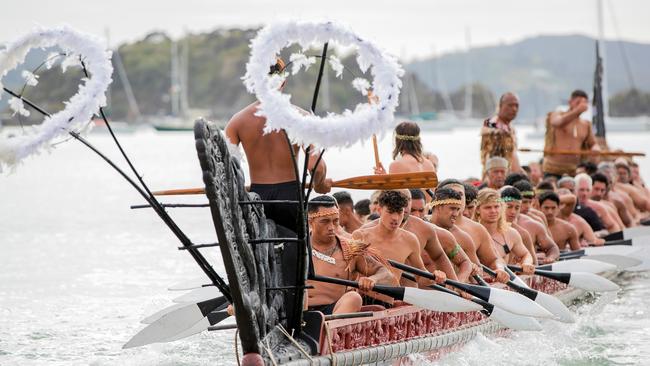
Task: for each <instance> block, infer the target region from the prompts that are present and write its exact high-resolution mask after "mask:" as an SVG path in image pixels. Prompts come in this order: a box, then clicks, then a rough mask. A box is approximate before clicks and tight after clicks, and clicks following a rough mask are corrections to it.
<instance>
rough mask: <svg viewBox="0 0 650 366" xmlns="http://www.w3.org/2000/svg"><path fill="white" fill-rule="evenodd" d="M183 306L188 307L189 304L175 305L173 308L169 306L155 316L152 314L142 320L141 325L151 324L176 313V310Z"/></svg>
mask: <svg viewBox="0 0 650 366" xmlns="http://www.w3.org/2000/svg"><path fill="white" fill-rule="evenodd" d="M183 306H187V304H174V305H172V306H168V307H166V308H164V309H162V310H159V311H158V312H156V313H154V314H151V315H149V316H148V317H146V318H144V319H142V320H141V321H140V323H142V324H151V323H153V322H155V321H156V320H158V319H160V318H162V317H163V316H164V315H167V314H169V313H171V312H172V311H174V310H176V309H180V308H182V307H183Z"/></svg>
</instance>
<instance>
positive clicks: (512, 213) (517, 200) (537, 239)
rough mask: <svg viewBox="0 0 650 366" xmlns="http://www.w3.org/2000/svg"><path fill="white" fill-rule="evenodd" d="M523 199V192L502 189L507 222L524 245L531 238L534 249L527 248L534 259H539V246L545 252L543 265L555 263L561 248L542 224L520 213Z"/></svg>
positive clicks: (510, 188)
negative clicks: (519, 236) (537, 249)
mask: <svg viewBox="0 0 650 366" xmlns="http://www.w3.org/2000/svg"><path fill="white" fill-rule="evenodd" d="M522 199H523V197H522V195H521V192H519V190H518V189H517V188H514V187H509V186H505V187H503V188H502V189H501V200H502V201H503V202H504V204H505V215H506V221H507V222H509V223H511V224H512V227H513V228H515V230H517V232H519V235H521V238H522V240H523V241H524V244H526V236H529V237H530V241H531V247H532V248H531V247H529V246H528V245H526V247H527V248H528V250H529V251H530V252H531V255H532V256H533V259H537V255H536V254H537V253H536V250H535V245H537V246H539V247H540V249H541V250H542V251H543V252H544V259H543V260H542V263H544V264H547V263H553V262H555V261H556V260H557V259H558V258H559V256H560V250H559V248H558V247H557V245H556V244H555V243H554V242H553V239H552V238H551V237H550V236H549V235H548V233H547V231H546V229H545V228H544V226H543V225H542V224H540V223H539V222H537V221H535V220H533V219H531V218H529V217H527V216H526V215H522V214H521V213H520V211H521V202H522ZM535 265H537V262H535Z"/></svg>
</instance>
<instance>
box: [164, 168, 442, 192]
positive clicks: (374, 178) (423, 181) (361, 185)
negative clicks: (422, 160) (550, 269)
mask: <svg viewBox="0 0 650 366" xmlns="http://www.w3.org/2000/svg"><path fill="white" fill-rule="evenodd" d="M437 185H438V177H437V175H436V173H434V172H415V173H394V174H373V175H361V176H358V177H352V178H347V179H341V180H337V181H334V182H332V187H337V188H348V189H372V190H376V189H401V188H427V187H435V186H437ZM152 193H153V194H154V195H155V196H175V195H176V196H179V195H190V194H205V188H182V189H168V190H164V191H154V192H152Z"/></svg>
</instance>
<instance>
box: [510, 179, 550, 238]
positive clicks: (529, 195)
mask: <svg viewBox="0 0 650 366" xmlns="http://www.w3.org/2000/svg"><path fill="white" fill-rule="evenodd" d="M513 187H515V188H517V190H518V191H519V192H520V193H521V208H520V210H519V212H520V213H521V214H522V215H525V216H526V217H527V218H531V219H533V220H535V221H537V222H539V223H540V224H542V226H543V227H544V230H546V218H545V217H544V214H543V213H541V212H540V211H538V210H537V209H536V208H535V207H533V206H534V203H535V195H536V193H535V189H534V188H533V186H532V185H531V183H530V182H529V181H527V180H520V181H518V182H517V183H515V184H514V185H513Z"/></svg>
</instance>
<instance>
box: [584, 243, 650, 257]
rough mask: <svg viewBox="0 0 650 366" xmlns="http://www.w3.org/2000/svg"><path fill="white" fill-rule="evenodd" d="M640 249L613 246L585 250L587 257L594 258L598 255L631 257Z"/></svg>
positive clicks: (627, 246)
mask: <svg viewBox="0 0 650 366" xmlns="http://www.w3.org/2000/svg"><path fill="white" fill-rule="evenodd" d="M638 250H639V248H635V247H632V246H629V245H611V246H607V247H589V248H585V255H588V256H592V255H596V254H617V255H630V254H632V253H634V252H635V251H638Z"/></svg>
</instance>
